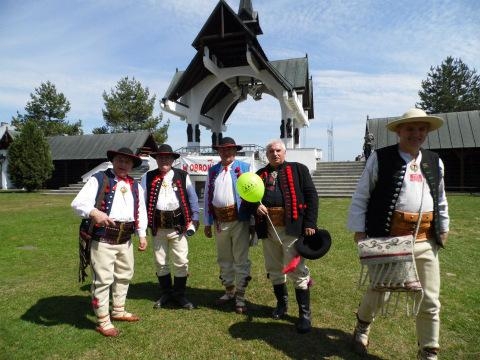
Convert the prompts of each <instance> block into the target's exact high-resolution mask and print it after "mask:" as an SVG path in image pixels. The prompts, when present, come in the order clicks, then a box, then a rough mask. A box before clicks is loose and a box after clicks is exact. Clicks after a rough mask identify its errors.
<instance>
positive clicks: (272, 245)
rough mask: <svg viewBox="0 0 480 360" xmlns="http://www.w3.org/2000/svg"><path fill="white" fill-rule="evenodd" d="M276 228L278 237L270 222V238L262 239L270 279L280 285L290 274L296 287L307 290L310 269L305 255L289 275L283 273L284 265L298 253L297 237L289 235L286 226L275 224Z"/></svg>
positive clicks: (274, 283)
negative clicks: (296, 246)
mask: <svg viewBox="0 0 480 360" xmlns="http://www.w3.org/2000/svg"><path fill="white" fill-rule="evenodd" d="M275 230H276V232H277V235H278V237H277V235H276V234H275V232H274V230H273V228H272V226H271V225H270V224H268V238H267V239H263V240H262V244H263V257H264V259H265V269H266V271H267V274H268V276H269V279H270V281H271V282H272V284H273V285H280V284H283V283H285V282H286V280H287V276H288V278H289V279H290V280H291V281H292V282H293V283H294V285H295V288H296V289H303V290H306V289H307V288H308V282H309V281H310V271H309V270H308V267H307V266H306V265H305V259H304V258H303V257H301V258H300V262H299V264H298V265H297V267H296V268H295V270H294V271H292V272H290V273H288V274H287V275H285V274H284V273H283V268H284V266H285V265H287V264H288V263H290V261H291V260H292V259H293V258H294V257H295V256H297V255H298V253H297V250H296V249H295V246H294V245H295V241H296V240H297V237H296V236H291V235H287V233H286V232H285V226H275ZM279 238H280V239H279Z"/></svg>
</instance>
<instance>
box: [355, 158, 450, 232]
mask: <svg viewBox="0 0 480 360" xmlns="http://www.w3.org/2000/svg"><path fill="white" fill-rule="evenodd" d="M399 154H400V156H401V157H402V159H403V160H405V161H406V162H407V171H406V173H405V178H404V181H403V184H402V188H401V190H400V194H399V197H398V199H397V203H396V205H395V210H399V211H407V212H418V210H419V208H420V202H421V197H422V186H423V185H422V182H424V183H425V188H424V189H423V205H422V212H426V211H432V210H433V199H432V196H431V195H430V188H429V186H428V183H427V182H426V181H423V180H425V179H424V177H423V175H422V173H421V171H420V161H421V159H422V155H421V152H420V154H419V155H418V157H417V159H416V164H417V165H418V166H419V169H418V170H417V171H416V172H413V171H412V170H411V169H410V164H411V163H413V162H414V161H413V158H412V156H411V155H410V154H408V153H404V152H402V151H399ZM439 168H440V172H441V178H440V184H439V188H438V207H439V215H440V216H439V217H440V218H439V223H440V232H442V233H443V232H448V230H449V223H450V218H449V216H448V203H447V197H446V195H445V183H444V180H443V173H444V165H443V162H442V160H441V159H439ZM412 175H413V176H412ZM419 175H420V177H419ZM377 181H378V158H377V153H376V152H373V153H372V155H370V157H369V158H368V160H367V163H366V165H365V169H364V170H363V173H362V176H361V177H360V180H359V181H358V184H357V188H356V190H355V193H354V194H353V196H352V203H351V204H350V210H349V216H348V223H347V226H348V229H349V230H350V231H354V232H365V217H366V213H367V206H368V202H369V200H370V194H371V192H372V191H373V189H374V188H375V186H376V184H377Z"/></svg>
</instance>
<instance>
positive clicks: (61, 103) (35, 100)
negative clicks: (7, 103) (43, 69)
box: [12, 81, 83, 136]
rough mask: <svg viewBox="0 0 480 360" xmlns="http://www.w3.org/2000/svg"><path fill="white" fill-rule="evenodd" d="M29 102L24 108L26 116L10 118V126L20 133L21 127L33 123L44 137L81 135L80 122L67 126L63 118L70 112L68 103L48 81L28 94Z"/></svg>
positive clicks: (18, 115) (19, 115) (20, 115)
mask: <svg viewBox="0 0 480 360" xmlns="http://www.w3.org/2000/svg"><path fill="white" fill-rule="evenodd" d="M30 99H31V100H30V101H29V102H28V103H27V105H26V106H25V111H26V114H23V115H22V114H20V113H19V112H18V111H17V116H16V117H13V118H12V125H14V126H15V127H16V128H17V130H19V131H21V130H22V128H23V126H24V125H25V124H26V123H27V122H29V121H33V122H35V123H36V124H37V126H38V127H39V128H40V129H42V131H43V133H44V135H45V136H54V135H65V134H66V135H81V134H82V133H83V131H82V121H81V120H78V121H77V122H76V123H74V124H69V123H68V122H67V121H66V120H65V118H66V116H67V113H68V112H69V111H70V102H69V101H68V100H67V98H66V97H65V95H63V94H62V93H58V92H57V89H56V87H55V85H54V84H52V83H51V82H50V81H47V82H46V83H42V84H41V85H40V87H38V88H36V89H35V92H34V93H31V94H30Z"/></svg>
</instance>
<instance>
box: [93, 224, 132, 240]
mask: <svg viewBox="0 0 480 360" xmlns="http://www.w3.org/2000/svg"><path fill="white" fill-rule="evenodd" d="M104 228H105V232H104V234H103V235H102V236H100V237H95V236H94V237H93V238H92V239H93V240H96V241H99V242H103V243H107V244H111V245H117V244H124V243H126V242H127V241H129V240H130V239H131V237H132V234H133V233H134V232H135V222H133V221H131V222H118V221H115V225H114V226H113V225H109V226H105V227H104Z"/></svg>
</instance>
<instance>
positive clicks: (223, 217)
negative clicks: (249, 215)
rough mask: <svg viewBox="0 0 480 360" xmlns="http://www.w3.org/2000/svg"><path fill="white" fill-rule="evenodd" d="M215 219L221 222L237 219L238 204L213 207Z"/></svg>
mask: <svg viewBox="0 0 480 360" xmlns="http://www.w3.org/2000/svg"><path fill="white" fill-rule="evenodd" d="M213 211H214V212H215V219H216V220H217V221H220V222H230V221H236V220H237V206H236V205H230V206H226V207H213Z"/></svg>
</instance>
